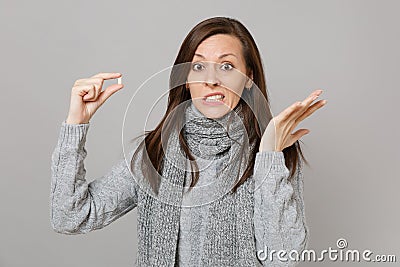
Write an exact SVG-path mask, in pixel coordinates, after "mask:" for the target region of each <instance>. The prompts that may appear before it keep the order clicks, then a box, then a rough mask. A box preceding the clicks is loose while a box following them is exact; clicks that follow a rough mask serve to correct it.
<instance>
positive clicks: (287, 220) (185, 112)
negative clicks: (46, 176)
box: [51, 17, 326, 266]
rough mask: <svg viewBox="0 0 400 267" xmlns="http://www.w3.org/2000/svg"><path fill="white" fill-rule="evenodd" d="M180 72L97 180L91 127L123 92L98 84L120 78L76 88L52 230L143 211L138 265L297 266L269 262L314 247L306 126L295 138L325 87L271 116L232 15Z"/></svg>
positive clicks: (258, 67) (184, 59) (91, 225)
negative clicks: (90, 155) (161, 108)
mask: <svg viewBox="0 0 400 267" xmlns="http://www.w3.org/2000/svg"><path fill="white" fill-rule="evenodd" d="M174 66H183V67H179V68H173V69H172V72H171V75H170V91H169V98H168V105H167V110H166V113H165V115H164V117H163V118H162V120H161V122H160V123H159V124H158V125H157V127H156V128H155V129H154V130H153V131H150V132H147V133H146V134H145V135H144V136H145V138H144V139H143V140H141V141H140V142H138V144H137V147H135V149H133V150H132V151H131V153H130V154H129V157H128V158H129V161H130V164H129V165H130V166H129V167H128V165H127V164H126V161H125V160H121V161H120V162H119V163H118V164H116V165H114V166H113V167H112V169H111V171H110V172H109V173H108V174H106V175H104V176H103V177H101V178H100V179H96V180H94V181H92V182H91V183H87V182H86V180H85V169H84V158H85V157H86V150H85V148H84V144H85V140H86V135H87V131H88V127H89V120H90V119H91V117H92V116H93V114H94V113H95V111H96V110H97V109H98V108H99V107H100V106H101V105H102V104H103V103H104V102H105V101H106V100H107V99H108V98H109V97H110V96H111V95H112V94H114V93H115V92H117V91H118V90H120V89H121V88H122V87H123V85H118V84H115V85H111V86H109V87H108V88H106V89H105V90H104V91H102V83H103V81H104V80H107V79H116V78H119V77H121V76H122V75H121V74H120V73H99V74H97V75H94V76H92V77H90V78H87V79H80V80H77V81H76V82H75V84H74V86H73V88H72V91H71V102H70V110H69V113H68V117H67V119H66V120H65V121H63V122H62V126H61V131H60V136H59V139H58V143H57V147H56V148H55V150H54V152H53V154H52V187H51V188H52V190H51V207H52V209H51V211H52V212H51V223H52V227H53V229H54V230H55V231H57V232H60V233H65V234H77V233H86V232H89V231H92V230H95V229H100V228H102V227H104V226H106V225H108V224H110V223H111V222H113V221H115V220H116V219H117V218H119V217H121V216H123V215H124V214H126V213H127V212H129V211H130V210H132V209H133V208H135V207H137V209H138V239H139V248H138V254H137V262H136V263H137V265H139V266H179V265H180V266H258V265H263V266H289V265H292V264H295V263H296V262H295V261H294V260H293V259H291V258H289V257H288V254H286V256H285V257H286V260H283V259H278V257H277V255H274V254H273V251H276V252H277V251H279V250H285V251H286V253H289V252H290V251H291V250H296V251H297V252H298V253H299V254H300V253H301V251H302V250H304V249H305V247H306V245H307V241H308V229H307V226H306V222H305V214H304V201H303V175H302V167H303V164H302V162H303V160H304V161H305V162H306V160H305V159H304V157H303V155H302V152H301V149H300V145H299V141H298V140H299V139H300V138H301V137H302V136H303V135H305V134H307V133H308V132H309V130H307V129H300V130H298V131H296V132H295V133H293V134H292V133H291V132H292V131H293V130H294V128H295V127H296V126H297V125H298V123H300V122H301V121H302V120H304V119H305V118H306V117H308V116H310V115H311V114H312V113H313V112H315V111H316V110H317V109H319V108H320V107H322V106H323V105H324V104H325V103H326V100H325V101H322V100H320V101H317V102H315V103H313V101H314V100H316V99H317V97H318V96H319V95H320V94H321V93H322V90H316V91H314V92H313V93H312V94H311V95H310V96H308V97H307V98H306V99H304V100H303V101H302V102H300V101H299V102H296V103H294V104H293V105H291V106H290V107H288V108H286V109H285V110H284V111H282V112H281V113H280V114H279V115H277V116H276V117H274V118H272V116H271V113H270V111H269V109H268V103H269V101H268V96H267V92H266V84H265V79H264V71H263V67H262V63H261V59H260V55H259V51H258V49H257V46H256V44H255V42H254V40H253V38H252V37H251V34H250V33H249V31H248V30H247V29H246V28H245V27H244V26H243V25H242V24H241V23H240V22H239V21H237V20H235V19H232V18H225V17H214V18H210V19H206V20H204V21H202V22H200V23H199V24H197V25H196V26H195V27H194V28H193V29H192V30H191V31H190V32H189V34H188V35H187V37H186V38H185V40H184V41H183V43H182V45H181V48H180V50H179V53H178V56H177V58H176V60H175V63H174ZM218 73H219V74H218ZM240 73H241V74H243V75H237V74H240ZM199 77H200V79H199ZM225 77H228V78H226V79H225ZM224 79H225V80H224ZM229 83H230V84H229ZM227 84H228V86H227ZM300 156H301V157H302V158H300ZM232 158H233V159H232ZM188 163H189V164H188ZM188 166H189V167H188ZM132 174H133V175H132ZM207 183H209V184H208V186H204V185H205V184H206V185H207ZM200 185H201V186H200ZM186 188H188V190H187V191H186V190H185V189H186ZM198 188H200V190H197V189H198ZM202 188H203V189H204V188H206V189H205V190H201V189H202ZM206 202H207V203H206ZM271 252H272V253H271ZM273 256H274V258H272V257H273ZM280 256H281V258H282V254H280Z"/></svg>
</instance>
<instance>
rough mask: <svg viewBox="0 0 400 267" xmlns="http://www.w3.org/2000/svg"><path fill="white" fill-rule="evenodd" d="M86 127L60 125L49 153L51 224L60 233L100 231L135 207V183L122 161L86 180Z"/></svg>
mask: <svg viewBox="0 0 400 267" xmlns="http://www.w3.org/2000/svg"><path fill="white" fill-rule="evenodd" d="M88 128H89V123H83V124H67V123H66V122H65V121H64V122H62V125H61V131H60V135H59V138H58V142H57V146H56V148H55V149H54V152H53V153H52V157H51V172H52V177H51V192H50V203H51V211H50V212H51V225H52V227H53V229H54V230H55V231H56V232H59V233H64V234H80V233H86V232H89V231H92V230H96V229H100V228H103V227H104V226H106V225H108V224H110V223H111V222H113V221H115V220H116V219H118V218H119V217H121V216H122V215H124V214H126V213H127V212H128V211H130V210H132V209H133V208H135V207H136V205H137V184H136V182H135V180H134V179H133V177H132V175H131V173H130V171H129V169H128V167H127V165H126V162H125V159H122V160H119V162H118V163H117V164H115V165H114V166H112V168H111V170H110V171H109V172H108V173H107V174H106V175H104V176H102V177H100V178H98V179H95V180H94V181H92V182H90V183H88V182H87V181H86V179H85V174H86V170H85V167H84V159H85V157H86V154H87V152H86V149H85V147H84V146H85V142H86V135H87V131H88ZM132 153H133V152H131V154H130V155H129V159H130V157H131V156H132ZM128 162H129V161H128Z"/></svg>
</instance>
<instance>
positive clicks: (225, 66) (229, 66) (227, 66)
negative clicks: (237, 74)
mask: <svg viewBox="0 0 400 267" xmlns="http://www.w3.org/2000/svg"><path fill="white" fill-rule="evenodd" d="M233 68H234V67H233V65H232V64H231V63H223V64H222V65H221V69H222V70H225V71H226V70H232V69H233Z"/></svg>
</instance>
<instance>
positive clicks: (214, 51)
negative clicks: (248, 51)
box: [195, 34, 242, 58]
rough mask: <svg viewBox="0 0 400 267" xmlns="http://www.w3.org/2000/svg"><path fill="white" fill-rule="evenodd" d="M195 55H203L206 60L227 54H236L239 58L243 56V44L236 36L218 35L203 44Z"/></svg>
mask: <svg viewBox="0 0 400 267" xmlns="http://www.w3.org/2000/svg"><path fill="white" fill-rule="evenodd" d="M195 53H196V54H201V55H203V56H204V57H206V58H214V57H218V56H219V55H221V54H225V53H234V54H235V55H237V56H241V55H242V44H241V42H240V40H239V39H238V38H237V37H235V36H232V35H228V34H216V35H213V36H210V37H208V38H207V39H205V40H204V41H203V42H201V43H200V44H199V46H198V47H197V49H196V52H195Z"/></svg>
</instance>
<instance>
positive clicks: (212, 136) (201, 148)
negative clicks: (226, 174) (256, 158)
mask: <svg viewBox="0 0 400 267" xmlns="http://www.w3.org/2000/svg"><path fill="white" fill-rule="evenodd" d="M234 113H236V114H234ZM242 120H243V114H242V112H241V105H237V106H236V107H235V108H234V109H233V110H231V111H230V112H228V113H227V114H225V115H224V116H222V117H221V118H217V119H211V118H207V117H205V116H204V115H203V114H202V113H201V112H200V111H199V110H198V109H197V108H196V107H195V106H194V104H193V102H191V103H190V105H189V106H188V108H187V109H186V112H185V125H184V127H183V129H184V131H183V132H184V136H185V140H186V142H187V144H188V146H189V148H190V150H191V151H192V152H193V153H194V154H195V155H196V156H198V157H200V158H203V159H208V160H212V159H219V158H221V157H223V156H224V155H225V154H226V153H228V152H229V151H230V149H231V147H232V144H233V142H239V139H240V138H241V137H243V136H244V134H245V128H244V124H243V122H242Z"/></svg>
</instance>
